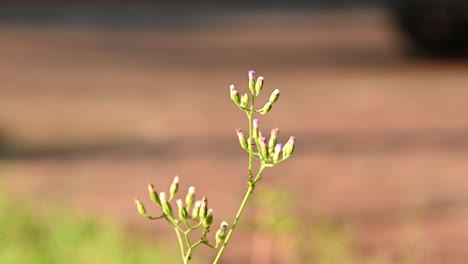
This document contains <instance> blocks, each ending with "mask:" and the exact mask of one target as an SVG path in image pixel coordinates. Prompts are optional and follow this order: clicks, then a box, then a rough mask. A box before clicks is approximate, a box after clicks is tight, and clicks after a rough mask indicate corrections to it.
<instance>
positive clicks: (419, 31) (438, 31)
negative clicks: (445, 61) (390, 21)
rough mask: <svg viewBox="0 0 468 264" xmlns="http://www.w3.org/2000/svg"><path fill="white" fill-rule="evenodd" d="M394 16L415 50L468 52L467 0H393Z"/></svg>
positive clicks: (435, 53)
mask: <svg viewBox="0 0 468 264" xmlns="http://www.w3.org/2000/svg"><path fill="white" fill-rule="evenodd" d="M455 3H456V4H455ZM393 16H394V17H395V20H396V22H397V25H398V26H399V28H400V29H401V31H402V33H403V34H404V35H405V37H406V38H407V39H408V40H409V42H410V45H411V47H412V48H413V50H414V51H416V52H418V53H423V54H433V55H460V54H466V51H467V43H468V1H461V0H460V1H457V2H451V1H448V0H445V1H414V0H413V1H411V0H407V1H405V2H398V3H394V4H393Z"/></svg>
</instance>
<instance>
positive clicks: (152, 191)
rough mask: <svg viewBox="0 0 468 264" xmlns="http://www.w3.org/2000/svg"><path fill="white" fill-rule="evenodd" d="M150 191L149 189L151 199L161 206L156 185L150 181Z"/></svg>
mask: <svg viewBox="0 0 468 264" xmlns="http://www.w3.org/2000/svg"><path fill="white" fill-rule="evenodd" d="M148 191H149V196H150V198H151V200H152V201H153V202H155V203H157V204H158V205H159V206H161V201H160V200H159V195H158V193H157V192H156V190H155V189H154V185H153V184H151V183H148Z"/></svg>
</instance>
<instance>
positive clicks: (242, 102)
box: [240, 93, 250, 108]
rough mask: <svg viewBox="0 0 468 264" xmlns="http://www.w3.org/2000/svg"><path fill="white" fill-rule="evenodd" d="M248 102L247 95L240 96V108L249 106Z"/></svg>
mask: <svg viewBox="0 0 468 264" xmlns="http://www.w3.org/2000/svg"><path fill="white" fill-rule="evenodd" d="M249 101H250V98H249V95H248V94H246V93H245V94H244V95H242V97H241V99H240V106H242V107H244V108H246V107H247V106H248V104H249Z"/></svg>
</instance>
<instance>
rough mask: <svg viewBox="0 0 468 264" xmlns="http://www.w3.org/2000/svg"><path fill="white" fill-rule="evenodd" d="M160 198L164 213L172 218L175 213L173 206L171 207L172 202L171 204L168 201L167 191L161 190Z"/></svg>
mask: <svg viewBox="0 0 468 264" xmlns="http://www.w3.org/2000/svg"><path fill="white" fill-rule="evenodd" d="M159 200H160V201H161V209H162V211H163V213H164V214H165V215H167V216H169V217H171V218H173V217H174V215H173V214H172V207H171V204H169V203H168V202H167V198H166V193H165V192H161V193H160V194H159Z"/></svg>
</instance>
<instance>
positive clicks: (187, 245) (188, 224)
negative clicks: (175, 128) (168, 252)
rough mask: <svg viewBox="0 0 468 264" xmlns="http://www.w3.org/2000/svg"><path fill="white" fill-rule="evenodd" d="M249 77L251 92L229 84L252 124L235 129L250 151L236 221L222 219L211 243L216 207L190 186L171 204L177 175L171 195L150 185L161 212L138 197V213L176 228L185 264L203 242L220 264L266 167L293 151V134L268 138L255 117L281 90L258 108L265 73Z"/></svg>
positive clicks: (274, 131) (268, 107) (264, 111)
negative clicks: (193, 236) (155, 212)
mask: <svg viewBox="0 0 468 264" xmlns="http://www.w3.org/2000/svg"><path fill="white" fill-rule="evenodd" d="M248 76H249V84H248V88H249V91H250V93H244V94H243V95H242V96H241V95H240V94H239V92H238V91H237V90H236V88H235V86H234V85H231V86H230V87H229V90H230V96H231V99H232V101H233V102H234V103H235V104H236V106H237V107H238V108H239V109H241V110H242V111H244V112H245V113H246V115H247V119H248V124H249V134H248V136H247V137H245V136H244V134H243V132H242V129H240V128H237V129H236V133H237V137H238V140H239V143H240V146H241V148H242V149H244V150H245V151H246V152H247V153H248V174H247V180H248V184H247V186H248V187H247V191H246V193H245V196H244V199H243V200H242V202H241V204H240V206H239V209H238V211H237V214H236V215H235V217H234V220H233V221H232V222H231V223H230V224H229V223H228V222H227V221H222V223H221V225H220V227H219V228H218V230H217V231H216V234H215V236H214V238H215V242H214V243H212V242H210V241H209V239H208V233H209V231H210V227H211V225H212V223H213V210H212V209H209V207H208V198H207V197H202V198H201V199H200V200H196V199H195V187H193V186H191V187H190V188H189V189H188V192H187V194H186V196H185V199H184V200H185V201H183V200H182V199H177V200H176V201H175V204H176V205H177V207H176V208H177V209H176V210H174V209H173V206H172V203H173V201H174V199H175V196H176V194H177V193H178V191H179V177H178V176H176V177H175V178H174V180H173V182H172V184H171V185H170V188H169V193H168V195H167V194H166V193H165V192H160V193H158V192H157V191H156V189H155V188H154V186H153V185H152V184H149V185H148V191H149V196H150V198H151V200H152V201H153V202H154V203H155V204H156V205H157V206H158V207H159V208H160V209H161V215H159V216H150V215H148V214H147V212H146V208H145V206H144V205H143V203H141V202H140V200H138V199H137V198H136V199H135V203H136V205H137V209H138V212H139V213H140V214H141V215H142V216H144V217H146V218H148V219H150V220H158V219H163V220H165V221H166V222H167V223H169V225H170V226H172V228H174V231H175V233H176V236H177V239H178V242H179V246H180V253H181V257H182V261H183V263H184V264H187V263H189V261H190V260H191V258H192V254H193V251H194V249H195V248H197V247H198V246H200V245H204V246H207V247H210V248H212V249H213V250H217V254H216V257H215V259H214V260H213V264H217V263H219V261H220V259H221V257H222V255H223V253H224V251H225V249H226V247H227V246H228V244H229V241H230V239H231V237H232V234H233V232H234V230H235V228H236V226H237V224H238V222H239V219H240V218H241V216H242V212H243V211H244V209H245V207H246V204H247V202H248V201H249V198H250V197H251V195H252V194H253V192H254V190H255V188H256V186H257V184H258V183H259V182H260V180H261V179H262V177H263V173H264V171H265V169H266V168H270V167H273V166H275V165H277V164H279V163H281V162H283V161H285V160H287V159H288V158H289V157H290V156H291V155H292V154H293V152H294V145H295V138H294V137H290V138H289V140H288V141H287V142H286V143H285V144H281V143H278V142H277V139H278V133H279V129H278V128H274V129H272V130H271V132H270V137H269V138H266V137H265V136H264V135H263V134H262V132H261V131H260V126H259V124H260V121H259V120H258V119H255V118H254V116H255V115H256V114H260V115H266V114H267V113H269V112H270V111H271V109H272V108H273V105H274V104H275V103H276V102H277V100H278V98H279V96H280V91H279V90H278V89H276V90H274V91H273V92H272V93H271V95H270V97H269V99H268V101H267V102H266V103H265V104H264V105H263V106H262V107H261V108H255V103H257V99H258V97H259V95H260V93H261V92H262V90H263V86H264V78H263V77H262V76H260V77H258V78H256V77H255V72H254V71H249V73H248ZM254 160H256V161H257V162H258V163H259V166H258V170H256V172H254V169H253V163H254ZM195 230H201V232H200V237H199V239H198V240H197V241H192V240H191V238H190V233H191V232H193V231H195Z"/></svg>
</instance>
